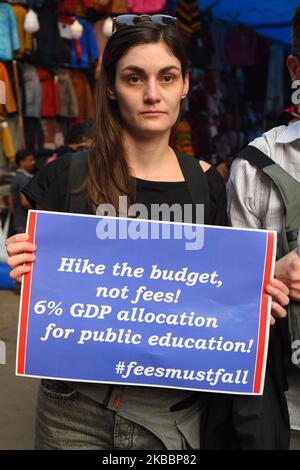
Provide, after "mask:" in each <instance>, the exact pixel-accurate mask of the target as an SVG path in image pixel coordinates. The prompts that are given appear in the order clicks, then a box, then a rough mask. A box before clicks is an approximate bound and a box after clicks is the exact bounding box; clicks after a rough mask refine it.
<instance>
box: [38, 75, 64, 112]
mask: <svg viewBox="0 0 300 470" xmlns="http://www.w3.org/2000/svg"><path fill="white" fill-rule="evenodd" d="M37 73H38V76H39V78H40V81H41V87H42V102H41V117H45V118H46V117H56V116H58V114H59V107H60V105H59V92H58V88H57V84H56V81H55V79H54V77H53V75H51V73H50V72H48V71H47V70H45V69H43V68H42V67H38V69H37Z"/></svg>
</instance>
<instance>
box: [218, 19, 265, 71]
mask: <svg viewBox="0 0 300 470" xmlns="http://www.w3.org/2000/svg"><path fill="white" fill-rule="evenodd" d="M257 41H258V36H257V34H256V33H255V31H253V30H252V29H250V28H247V27H245V26H243V25H239V26H237V27H236V28H232V29H230V30H229V31H228V32H227V33H226V36H225V53H226V57H227V61H228V63H229V65H231V66H232V67H249V66H251V65H254V64H255V57H256V51H257V45H258V42H257Z"/></svg>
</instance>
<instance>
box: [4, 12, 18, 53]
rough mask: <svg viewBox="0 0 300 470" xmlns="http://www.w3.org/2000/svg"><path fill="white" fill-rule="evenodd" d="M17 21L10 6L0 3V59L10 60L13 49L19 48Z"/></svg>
mask: <svg viewBox="0 0 300 470" xmlns="http://www.w3.org/2000/svg"><path fill="white" fill-rule="evenodd" d="M19 48H20V45H19V38H18V30H17V21H16V17H15V15H14V13H13V10H12V7H11V6H10V5H8V3H0V60H12V58H13V53H14V51H17V50H19Z"/></svg>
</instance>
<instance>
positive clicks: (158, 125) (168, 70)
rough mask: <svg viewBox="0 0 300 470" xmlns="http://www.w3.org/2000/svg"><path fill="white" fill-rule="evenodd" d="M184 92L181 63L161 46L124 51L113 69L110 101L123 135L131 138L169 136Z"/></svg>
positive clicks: (159, 44)
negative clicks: (115, 105) (114, 105)
mask: <svg viewBox="0 0 300 470" xmlns="http://www.w3.org/2000/svg"><path fill="white" fill-rule="evenodd" d="M187 91H188V75H187V76H186V77H185V79H183V77H182V71H181V63H180V61H179V60H178V59H177V57H175V56H174V55H173V54H172V52H171V51H170V50H169V49H168V47H167V46H166V44H165V43H163V42H160V43H154V44H139V45H136V46H134V47H132V48H131V49H129V51H127V53H126V54H125V55H124V56H123V57H122V58H121V59H120V60H119V62H118V64H117V69H116V80H115V88H114V90H110V97H111V99H114V100H117V101H118V105H119V109H120V113H121V115H122V118H123V121H124V123H125V125H126V128H127V131H128V132H129V133H130V134H132V135H134V136H145V137H146V136H147V135H151V134H152V135H153V134H156V135H157V134H160V133H166V132H169V131H170V129H171V128H172V126H173V125H174V124H175V122H176V120H177V118H178V114H179V111H180V103H181V100H182V96H183V94H186V93H187Z"/></svg>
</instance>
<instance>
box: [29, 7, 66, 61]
mask: <svg viewBox="0 0 300 470" xmlns="http://www.w3.org/2000/svg"><path fill="white" fill-rule="evenodd" d="M37 13H38V20H39V24H40V29H39V31H38V32H37V33H35V34H34V36H33V38H34V39H33V58H34V60H35V62H36V63H38V64H42V65H56V64H57V62H58V57H59V50H60V45H61V44H60V36H59V30H58V26H57V21H56V16H55V13H54V10H53V9H52V8H49V7H47V6H45V7H44V8H41V9H39V10H38V12H37Z"/></svg>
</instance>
